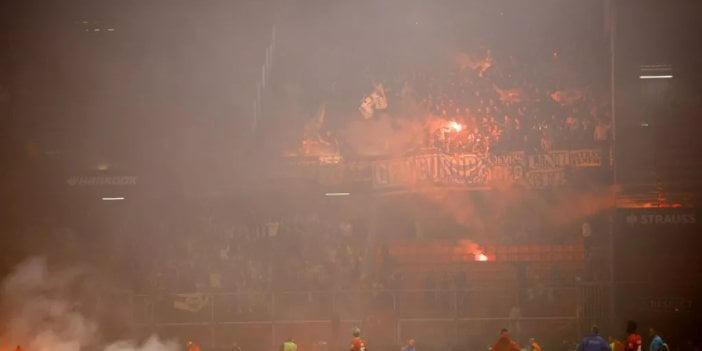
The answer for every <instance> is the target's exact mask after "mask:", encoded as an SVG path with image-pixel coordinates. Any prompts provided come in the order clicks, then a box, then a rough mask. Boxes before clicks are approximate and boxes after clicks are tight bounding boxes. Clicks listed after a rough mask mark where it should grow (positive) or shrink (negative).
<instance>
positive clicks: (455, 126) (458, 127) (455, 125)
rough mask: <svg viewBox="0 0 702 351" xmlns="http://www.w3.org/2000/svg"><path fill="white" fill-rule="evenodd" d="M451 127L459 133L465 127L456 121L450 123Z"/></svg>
mask: <svg viewBox="0 0 702 351" xmlns="http://www.w3.org/2000/svg"><path fill="white" fill-rule="evenodd" d="M449 128H451V130H453V131H454V132H456V133H458V132H460V131H461V130H462V129H463V126H462V125H461V124H460V123H458V122H456V121H451V122H450V123H449Z"/></svg>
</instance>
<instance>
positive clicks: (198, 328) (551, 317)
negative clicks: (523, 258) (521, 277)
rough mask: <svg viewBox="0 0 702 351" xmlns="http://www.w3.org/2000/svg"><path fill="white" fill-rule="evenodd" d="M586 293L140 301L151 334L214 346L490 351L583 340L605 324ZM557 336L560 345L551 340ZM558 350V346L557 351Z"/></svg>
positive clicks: (141, 319)
mask: <svg viewBox="0 0 702 351" xmlns="http://www.w3.org/2000/svg"><path fill="white" fill-rule="evenodd" d="M599 293H600V291H594V290H592V289H589V290H588V289H583V288H581V287H543V286H542V287H537V288H532V289H522V290H515V289H510V288H497V287H495V288H487V287H480V288H473V289H463V290H457V289H453V290H368V291H336V292H331V291H299V292H293V291H289V292H275V293H271V292H265V293H264V292H261V293H259V292H242V293H219V292H218V293H203V294H161V295H132V296H131V297H130V299H131V317H132V322H133V325H134V326H135V327H136V328H137V329H138V330H140V331H142V332H143V333H144V334H146V333H153V332H158V333H159V334H160V335H162V336H163V337H168V338H177V339H180V340H181V341H184V340H186V339H189V340H197V341H199V342H200V343H201V344H202V345H203V346H204V348H207V349H235V347H234V346H233V345H234V344H236V345H238V347H239V348H241V349H242V350H244V351H248V350H256V351H258V350H271V347H274V346H276V345H278V344H279V343H280V342H281V341H282V340H283V339H285V338H286V337H290V336H293V337H295V339H296V341H297V342H298V344H300V346H301V348H302V349H310V350H315V351H330V350H345V349H340V347H345V346H346V345H345V343H346V342H347V341H348V338H349V331H350V330H351V329H352V328H353V327H354V326H360V327H361V328H362V329H363V331H364V334H365V337H366V338H368V340H370V343H372V344H373V345H376V347H375V348H374V349H377V348H392V347H399V346H398V345H400V344H401V340H405V339H407V338H409V337H413V338H416V339H418V340H421V341H420V343H421V344H422V345H423V347H422V350H427V351H431V350H446V348H447V347H458V346H459V345H465V346H474V347H483V346H485V345H486V344H485V343H489V342H492V341H494V340H493V339H494V337H495V335H496V333H497V331H499V330H500V329H501V328H503V327H508V328H510V330H512V334H513V336H514V337H515V338H517V340H519V341H522V342H526V340H527V338H528V337H536V338H537V339H539V338H540V339H542V340H544V341H543V342H544V343H546V344H549V343H550V344H556V343H560V342H562V341H563V340H566V339H567V340H575V339H576V338H577V337H578V335H580V334H581V331H582V330H583V328H586V326H583V325H582V324H583V320H588V321H589V320H590V319H594V318H599V317H600V316H599V315H597V313H590V314H588V315H586V314H585V311H586V310H588V309H592V308H596V307H597V306H593V305H592V304H591V303H590V302H589V301H585V300H586V299H588V300H592V299H593V296H591V295H592V294H596V295H598V296H599ZM554 335H557V337H558V339H560V340H546V339H548V338H552V337H553V336H554ZM556 348H557V347H556Z"/></svg>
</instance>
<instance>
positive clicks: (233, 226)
mask: <svg viewBox="0 0 702 351" xmlns="http://www.w3.org/2000/svg"><path fill="white" fill-rule="evenodd" d="M191 231H192V233H191V234H190V235H184V238H183V240H177V241H173V242H172V246H167V247H164V248H163V249H162V250H160V251H161V252H159V253H157V255H155V256H154V257H153V259H152V260H151V261H150V262H149V266H150V269H149V272H150V274H149V277H150V279H149V281H148V282H147V287H148V288H149V289H154V288H155V289H157V290H162V291H212V292H217V291H227V292H231V291H270V290H285V291H295V290H327V289H331V288H339V289H350V288H353V287H352V286H351V285H352V284H354V282H357V281H359V280H360V278H361V277H360V275H361V263H362V257H363V251H364V250H365V248H364V247H363V241H359V240H352V234H353V233H352V231H353V227H352V225H351V224H350V223H348V222H345V221H341V222H338V221H325V220H323V219H320V217H319V216H318V215H316V214H301V215H295V216H290V217H287V218H278V219H275V220H262V221H249V223H235V221H233V220H229V219H227V218H226V217H219V216H213V215H204V216H201V217H199V218H198V219H197V220H196V223H195V225H194V227H193V228H192V229H191Z"/></svg>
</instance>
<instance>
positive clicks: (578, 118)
mask: <svg viewBox="0 0 702 351" xmlns="http://www.w3.org/2000/svg"><path fill="white" fill-rule="evenodd" d="M574 55H577V53H576V52H572V51H568V50H564V51H562V52H553V53H551V54H550V55H548V56H546V55H544V54H543V53H538V52H534V53H532V55H531V56H528V55H524V54H522V56H520V58H515V57H514V56H512V55H509V54H507V53H502V55H501V54H500V53H494V52H491V51H490V50H487V51H486V52H483V53H478V54H475V55H467V54H463V55H459V57H458V59H457V61H458V63H457V64H455V65H453V66H452V67H451V69H444V70H441V69H433V70H430V71H425V72H417V73H415V74H414V75H413V76H412V77H411V78H409V79H407V80H405V81H404V82H403V88H401V89H396V91H399V94H397V96H396V98H400V99H403V98H404V99H414V100H416V101H418V106H417V107H418V111H419V113H420V114H423V115H426V114H429V115H430V116H431V117H430V119H431V118H434V119H435V118H440V119H441V120H445V121H452V122H456V123H457V126H458V125H459V126H460V127H458V128H451V127H450V126H448V128H447V127H445V126H441V127H443V128H441V127H439V128H436V124H428V126H429V127H428V129H429V130H427V132H428V133H430V135H429V138H427V139H426V140H427V141H428V144H429V145H428V146H431V147H437V148H440V149H443V150H444V151H447V152H471V153H486V152H489V151H495V152H507V151H527V152H542V151H549V150H552V149H557V148H566V149H568V148H570V149H573V148H582V147H592V146H593V145H596V144H598V143H603V142H606V141H607V140H608V139H609V136H608V135H609V129H610V117H609V107H608V103H607V99H606V94H604V93H603V92H602V91H595V90H596V88H595V87H594V86H593V84H594V83H593V82H592V81H591V80H590V81H588V80H586V79H582V78H581V77H577V76H576V77H574V74H573V73H572V72H569V71H570V70H572V69H573V68H574V67H577V66H576V65H577V60H576V59H574V58H573V57H572V56H574ZM564 56H565V57H564ZM586 68H587V67H586ZM580 69H581V70H582V68H580ZM600 83H601V82H600ZM600 85H601V84H600Z"/></svg>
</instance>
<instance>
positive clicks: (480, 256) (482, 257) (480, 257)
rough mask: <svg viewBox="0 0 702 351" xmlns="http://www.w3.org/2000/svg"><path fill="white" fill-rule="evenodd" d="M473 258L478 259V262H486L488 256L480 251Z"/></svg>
mask: <svg viewBox="0 0 702 351" xmlns="http://www.w3.org/2000/svg"><path fill="white" fill-rule="evenodd" d="M475 260H476V261H480V262H487V260H488V257H487V255H486V254H484V253H482V252H480V253H478V254H476V255H475Z"/></svg>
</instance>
